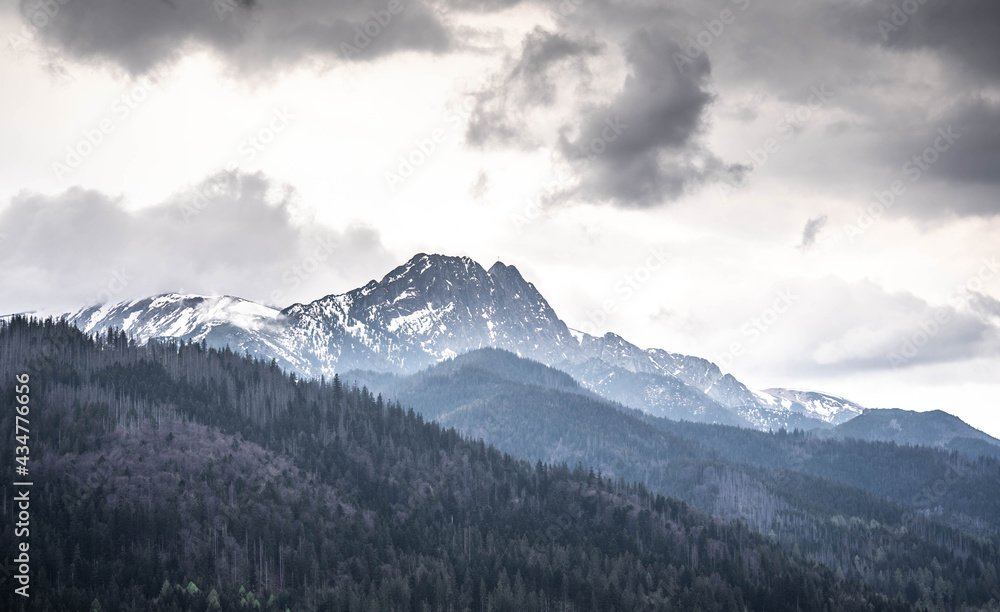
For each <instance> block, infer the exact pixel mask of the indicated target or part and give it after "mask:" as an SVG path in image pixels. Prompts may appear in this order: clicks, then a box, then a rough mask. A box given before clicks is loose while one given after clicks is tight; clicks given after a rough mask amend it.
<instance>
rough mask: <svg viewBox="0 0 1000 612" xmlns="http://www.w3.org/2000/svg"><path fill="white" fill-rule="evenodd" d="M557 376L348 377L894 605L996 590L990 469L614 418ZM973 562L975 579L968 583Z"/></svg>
mask: <svg viewBox="0 0 1000 612" xmlns="http://www.w3.org/2000/svg"><path fill="white" fill-rule="evenodd" d="M561 374H562V373H561V372H558V371H557V370H553V369H552V368H548V367H546V366H544V365H542V364H538V363H534V362H530V361H527V360H523V359H520V358H518V357H517V356H516V355H513V354H511V353H509V352H506V351H499V350H495V349H484V350H480V351H475V352H473V353H469V354H466V355H462V356H459V357H457V358H455V359H453V360H449V361H446V362H444V363H442V364H440V365H438V366H434V367H432V368H429V369H427V370H426V371H424V372H421V373H419V374H417V375H413V376H409V377H401V376H396V375H383V374H375V373H367V372H350V373H347V374H345V376H347V377H348V378H349V379H351V380H359V381H362V382H363V383H365V384H368V385H370V386H373V387H376V388H379V389H384V390H387V391H389V392H391V393H392V394H393V395H394V396H396V397H399V398H400V399H401V400H402V401H403V402H404V403H405V404H408V405H412V406H414V407H415V408H416V409H418V410H419V411H422V412H423V413H424V414H425V416H427V417H428V418H433V419H435V420H438V421H440V422H442V423H444V424H445V425H449V426H454V427H456V428H457V429H459V431H462V432H464V433H467V434H469V435H474V436H480V437H483V438H484V439H485V440H487V441H488V442H490V443H492V444H496V445H497V446H498V448H500V449H501V450H504V451H506V452H510V453H513V454H516V455H518V456H525V457H528V458H530V459H532V460H539V459H540V460H542V461H569V462H570V463H571V464H572V463H573V462H577V461H579V462H582V463H584V464H585V465H590V466H593V467H594V468H595V469H600V470H603V472H604V474H607V475H612V476H613V477H616V478H617V477H622V478H625V479H626V480H628V481H638V482H641V483H643V484H644V485H646V486H647V487H649V488H650V489H651V490H652V491H653V492H655V493H659V494H664V495H668V496H673V497H677V498H680V499H683V500H684V501H686V502H687V503H689V504H692V505H693V506H695V507H697V508H699V509H701V510H703V511H706V512H710V513H712V514H716V515H720V516H724V517H728V518H738V519H741V520H743V521H746V523H747V524H748V525H749V526H750V527H751V528H752V529H754V530H755V531H757V532H759V533H762V534H765V535H767V536H768V537H770V538H772V539H774V540H776V541H779V542H782V543H783V544H784V545H785V546H786V548H787V549H788V550H796V551H799V552H801V553H802V554H804V555H806V556H807V557H809V558H813V559H817V560H820V561H821V562H822V563H824V564H825V565H826V566H827V567H829V568H832V569H834V570H835V571H838V572H841V573H842V574H843V575H845V576H848V577H851V578H855V579H858V580H863V581H865V582H866V583H868V584H871V585H874V586H877V587H878V588H880V589H882V590H884V591H885V592H887V593H890V594H900V595H905V594H906V593H907V591H909V593H910V595H913V594H915V593H919V594H920V595H919V597H918V599H922V600H923V601H924V603H925V604H927V605H928V607H931V606H932V605H941V604H942V603H943V602H944V601H945V600H946V599H947V597H943V594H944V593H949V592H950V593H952V594H953V597H955V599H953V601H954V602H958V601H967V600H966V599H964V598H965V595H962V596H958V595H956V594H957V592H958V591H959V590H961V589H962V585H963V584H964V585H967V586H971V585H973V584H977V585H978V586H976V587H975V590H979V589H983V588H987V589H992V586H989V585H992V584H993V583H994V582H993V581H994V579H993V578H992V576H993V572H994V571H995V570H994V569H991V568H993V567H995V566H996V564H997V530H998V528H1000V464H998V463H997V462H996V461H994V460H987V459H970V458H965V457H961V456H959V455H958V454H949V453H946V452H943V451H940V450H935V449H930V448H915V447H899V446H896V445H894V444H888V443H871V442H861V441H857V440H846V441H840V440H826V439H819V438H815V437H813V436H810V435H807V434H805V433H803V432H791V433H789V432H784V431H779V432H777V433H764V432H758V431H753V430H747V429H741V428H736V427H727V426H719V425H708V424H701V423H690V422H678V421H671V420H667V419H661V418H657V417H653V416H651V415H647V414H644V413H641V412H639V411H634V410H629V409H626V408H624V407H622V406H616V405H612V404H609V403H607V402H606V401H604V400H602V399H600V398H597V397H596V396H594V395H592V394H589V393H588V392H586V391H584V390H582V389H580V388H579V387H578V386H575V385H573V384H571V383H570V382H568V381H567V380H566V379H565V378H563V377H561V376H560V375H561ZM970 558H972V559H976V560H977V563H980V564H981V565H982V567H981V569H980V568H979V566H978V565H977V566H975V567H974V568H973V569H970V566H969V564H968V561H969V559H970ZM920 585H923V586H920ZM986 599H988V597H987V598H986ZM986 599H982V600H978V601H980V602H985V601H986ZM945 607H947V606H945Z"/></svg>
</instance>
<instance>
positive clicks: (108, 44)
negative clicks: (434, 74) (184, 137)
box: [19, 0, 450, 74]
mask: <svg viewBox="0 0 1000 612" xmlns="http://www.w3.org/2000/svg"><path fill="white" fill-rule="evenodd" d="M53 4H55V3H53ZM19 7H20V11H21V14H22V16H23V17H24V19H25V20H27V21H28V22H32V23H35V24H36V25H37V24H40V23H41V21H44V23H42V24H41V27H38V28H37V35H38V36H39V37H40V38H41V39H42V40H43V41H44V42H45V43H47V44H48V45H49V46H50V47H52V48H54V49H56V50H58V51H61V52H63V53H65V54H67V55H69V56H71V57H73V58H75V59H78V60H82V61H93V62H110V63H112V64H115V65H119V66H121V67H122V68H124V69H126V70H128V71H129V72H131V73H133V74H137V73H143V72H146V71H148V70H150V69H151V68H152V67H154V66H156V65H158V64H160V63H162V62H169V61H171V60H173V59H175V58H177V57H179V56H180V55H181V54H182V53H184V52H186V51H188V50H189V48H190V47H191V46H195V47H197V46H201V47H207V48H210V49H212V50H214V51H216V52H218V53H220V54H222V55H223V56H225V57H227V58H228V59H229V60H230V61H231V62H232V63H233V65H236V66H238V67H240V68H242V69H244V70H254V69H257V68H261V67H264V68H266V67H271V66H276V65H281V64H285V63H295V62H300V61H303V60H306V59H314V58H316V57H325V58H328V59H332V60H359V61H363V60H368V59H373V58H376V57H379V56H382V55H386V54H389V53H393V52H396V51H403V50H418V51H430V52H440V51H444V50H445V49H447V48H448V46H449V42H450V36H449V33H448V31H447V29H446V27H445V26H444V25H443V24H442V23H441V22H440V20H439V19H438V17H437V15H436V14H435V13H434V11H433V10H432V9H431V7H430V6H429V5H427V4H425V3H422V2H419V1H417V0H361V1H359V2H344V1H335V2H328V1H324V0H281V1H279V0H171V1H170V2H165V1H159V0H136V1H133V2H120V1H118V0H72V1H68V2H65V3H64V4H63V3H60V4H57V7H58V10H52V11H50V12H51V13H53V14H52V15H51V16H48V15H46V14H45V13H44V12H43V13H40V12H39V11H40V10H41V9H39V8H37V6H36V3H35V2H33V1H32V0H20V4H19Z"/></svg>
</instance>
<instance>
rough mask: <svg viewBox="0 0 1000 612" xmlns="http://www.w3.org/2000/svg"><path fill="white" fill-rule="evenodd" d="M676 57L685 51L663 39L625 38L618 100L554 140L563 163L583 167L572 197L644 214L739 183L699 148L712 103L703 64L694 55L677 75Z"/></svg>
mask: <svg viewBox="0 0 1000 612" xmlns="http://www.w3.org/2000/svg"><path fill="white" fill-rule="evenodd" d="M679 56H684V51H683V50H682V49H681V47H680V46H679V45H678V44H677V43H676V42H674V41H673V40H672V39H670V38H669V37H667V36H665V35H662V34H660V33H653V32H650V31H649V30H646V29H640V30H638V31H636V32H634V33H633V34H632V35H631V36H630V38H629V40H628V42H627V43H626V45H625V57H626V61H627V63H628V69H629V74H628V76H627V77H626V79H625V83H624V86H623V87H622V90H621V92H620V93H619V94H618V95H617V96H616V97H615V98H614V99H613V100H612V101H611V102H610V103H609V104H608V105H606V106H601V107H597V108H593V109H590V111H589V112H587V113H586V114H585V115H584V116H583V117H582V120H581V122H580V129H579V133H578V134H577V135H576V136H575V137H568V136H567V135H566V134H567V132H568V129H566V130H564V131H563V135H562V136H561V138H560V149H561V151H562V153H563V155H564V156H565V157H566V158H567V159H569V160H573V161H577V162H581V163H583V164H585V165H586V170H585V171H584V172H583V173H582V180H581V183H580V185H579V186H578V187H577V188H576V189H574V190H573V194H574V195H576V196H577V197H581V198H583V199H585V200H590V201H604V202H610V203H612V204H614V205H617V206H622V207H649V206H656V205H660V204H663V203H665V202H668V201H671V200H674V199H676V198H678V197H680V196H681V195H682V194H683V193H685V192H687V191H689V190H690V189H691V188H693V187H695V186H698V185H700V184H702V183H705V182H706V181H710V180H715V179H719V178H723V177H725V178H727V179H728V180H729V181H730V182H738V181H739V180H740V177H741V176H742V174H743V172H744V169H743V168H741V167H739V166H733V165H727V164H725V163H723V162H722V161H721V160H720V159H719V158H717V157H716V156H715V155H714V154H712V153H711V152H710V151H708V150H707V148H706V147H705V146H704V144H703V143H702V141H701V137H702V135H703V134H704V129H705V127H706V123H707V120H708V109H709V106H710V105H711V104H712V102H713V100H714V97H713V95H712V94H711V93H709V90H708V78H709V75H710V72H711V68H710V65H709V62H708V60H707V58H706V57H705V56H704V55H701V56H699V57H697V58H694V59H689V61H688V63H686V64H685V65H684V67H683V69H679V68H678V64H677V61H676V58H677V57H679ZM685 57H686V56H685Z"/></svg>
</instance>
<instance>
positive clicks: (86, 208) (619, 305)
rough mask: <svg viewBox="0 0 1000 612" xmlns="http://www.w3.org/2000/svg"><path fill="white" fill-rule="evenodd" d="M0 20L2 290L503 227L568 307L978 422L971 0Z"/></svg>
mask: <svg viewBox="0 0 1000 612" xmlns="http://www.w3.org/2000/svg"><path fill="white" fill-rule="evenodd" d="M0 34H2V35H3V38H2V41H0V42H2V43H3V45H4V47H3V50H2V53H0V89H2V91H4V95H3V96H0V116H2V117H3V119H2V120H0V142H2V143H3V146H2V147H0V168H2V169H3V170H2V172H0V283H2V284H3V287H4V291H3V293H2V295H0V312H3V313H10V312H20V311H28V310H38V309H43V310H47V311H56V312H58V311H62V310H68V309H72V308H75V307H77V306H79V305H81V304H83V303H87V302H91V301H95V300H99V299H106V298H108V297H111V298H113V299H116V300H117V299H125V298H128V297H133V296H138V295H149V294H153V293H159V292H165V291H178V290H183V291H187V292H197V293H225V294H231V295H238V296H241V297H245V298H248V299H253V300H258V301H261V302H265V303H274V302H278V303H276V304H275V305H278V306H285V305H288V304H289V303H292V302H295V301H304V300H311V299H315V298H317V297H320V296H322V295H326V294H329V293H339V292H343V291H346V290H349V289H351V288H354V287H356V286H359V285H361V284H363V283H364V282H366V281H368V280H369V279H372V278H381V276H382V275H383V274H384V273H385V272H387V271H388V270H389V269H390V268H391V267H393V266H394V265H396V264H398V263H401V262H402V261H404V260H406V259H408V258H409V257H410V256H412V255H413V254H414V253H417V252H439V253H445V254H453V255H468V256H470V257H472V258H474V259H476V260H477V261H479V262H480V263H482V264H484V265H486V266H488V265H490V264H491V263H492V262H493V261H495V260H496V259H497V258H498V257H499V258H500V259H502V260H503V261H504V262H506V263H508V264H513V265H516V266H517V267H518V268H519V269H520V270H521V271H522V273H523V274H524V275H525V276H526V277H527V278H528V279H529V280H531V281H533V282H534V283H535V284H536V285H537V286H538V288H539V289H540V290H541V291H542V293H543V294H544V295H545V296H546V297H547V298H548V299H549V300H550V302H551V303H552V305H553V306H554V307H555V308H556V310H557V312H559V313H560V315H561V316H562V317H563V318H564V319H565V320H566V321H567V322H568V323H569V324H570V325H571V326H572V327H576V328H581V329H584V330H585V331H589V332H592V333H595V332H596V333H603V332H605V331H615V332H617V333H619V334H621V335H622V336H624V337H625V338H627V339H629V340H631V341H633V342H635V343H637V344H639V345H642V346H647V347H652V346H655V347H662V348H666V349H668V350H672V351H675V352H684V353H690V354H695V355H700V356H704V357H707V358H710V359H713V360H715V361H717V362H720V363H721V364H722V365H724V366H725V369H727V370H729V371H731V372H733V373H734V374H735V375H736V376H737V377H738V378H740V379H741V380H744V381H745V382H747V383H748V384H750V385H752V386H756V387H758V388H766V387H770V386H792V387H805V388H813V389H819V390H825V391H829V392H833V393H836V394H840V395H844V396H846V397H848V398H851V399H853V400H855V401H858V402H860V403H862V404H865V405H868V406H873V407H902V408H909V409H918V410H927V409H934V408H940V409H944V410H948V411H950V412H953V413H955V414H957V415H959V416H961V417H962V418H964V419H965V420H967V421H969V422H971V423H973V424H974V425H976V426H978V427H980V428H983V429H985V430H987V431H989V432H991V433H993V434H994V435H1000V410H998V409H1000V400H998V398H1000V376H998V374H1000V270H998V265H1000V240H998V238H1000V218H998V213H1000V63H998V62H997V61H996V58H997V57H1000V4H998V3H997V2H996V1H995V0H906V1H898V2H895V3H894V2H891V1H889V0H816V1H813V2H792V1H791V0H708V1H705V0H697V1H695V0H680V1H677V2H662V1H646V0H620V1H615V2H612V1H609V0H563V1H562V2H561V3H559V2H556V1H555V0H497V1H491V0H442V1H438V2H430V1H427V0H356V1H352V2H341V1H339V0H333V1H329V0H327V1H322V0H282V1H280V2H279V1H277V0H135V1H132V2H121V1H119V0H46V1H45V2H37V1H35V0H18V1H16V2H13V3H4V4H3V8H0ZM317 252H322V253H324V254H326V257H327V258H326V261H325V262H324V264H323V266H322V267H321V268H320V269H318V270H314V271H312V272H310V273H304V272H302V271H301V267H302V265H303V262H306V261H308V258H310V257H311V256H312V255H314V254H315V253H317ZM275 298H278V299H277V300H275Z"/></svg>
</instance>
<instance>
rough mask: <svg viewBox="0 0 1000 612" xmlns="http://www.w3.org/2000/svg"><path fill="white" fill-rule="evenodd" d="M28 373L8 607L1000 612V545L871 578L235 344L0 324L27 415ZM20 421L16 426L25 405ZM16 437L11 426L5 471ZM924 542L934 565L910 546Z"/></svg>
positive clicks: (7, 393) (892, 565)
mask: <svg viewBox="0 0 1000 612" xmlns="http://www.w3.org/2000/svg"><path fill="white" fill-rule="evenodd" d="M21 373H28V374H29V375H30V380H31V394H32V406H33V407H32V412H31V415H32V418H31V436H32V446H31V455H30V461H29V466H30V471H31V478H32V480H33V482H34V488H33V490H32V503H31V511H32V514H31V535H30V543H31V549H30V550H31V553H32V554H31V564H32V568H33V582H32V584H31V595H32V596H31V597H30V599H27V600H25V599H24V598H20V597H16V596H15V595H13V589H12V588H5V589H4V591H3V598H4V603H3V606H2V607H3V608H4V609H10V610H17V609H32V610H199V611H201V610H213V609H223V610H238V609H248V610H253V609H259V610H338V611H339V610H344V611H346V610H373V611H374V610H399V611H403V610H407V611H424V610H567V611H568V610H705V611H708V610H761V611H763V610H767V611H781V610H788V611H792V610H908V609H941V610H958V609H997V607H998V606H997V594H998V593H1000V591H998V590H997V586H998V578H997V570H996V564H997V552H996V551H997V549H996V541H995V536H991V535H987V534H984V535H981V536H977V537H974V536H971V535H970V536H966V539H965V540H964V541H965V548H964V549H963V550H962V551H961V552H960V553H958V552H955V550H954V547H951V548H948V547H946V546H942V547H940V549H939V550H937V551H936V552H937V553H938V554H941V555H944V553H945V552H946V549H947V550H949V551H951V554H950V556H949V557H948V558H945V557H944V556H942V558H940V559H939V558H937V557H936V556H935V554H934V553H935V549H934V548H933V547H928V546H925V545H923V544H922V543H921V542H922V541H920V542H918V541H916V540H914V541H910V540H907V539H905V538H904V539H903V540H902V543H903V544H899V542H898V541H897V543H896V545H895V548H893V547H890V546H888V544H887V545H886V546H885V547H879V548H877V550H879V551H881V552H880V553H878V555H880V557H879V558H873V559H871V560H870V563H871V564H872V565H873V566H874V565H878V567H879V568H880V570H879V571H880V572H881V573H882V574H884V575H885V576H887V577H885V576H884V577H885V579H884V580H882V581H881V582H878V581H876V583H869V582H867V581H865V580H864V579H860V578H857V577H855V576H845V575H844V572H842V571H839V570H834V569H831V568H830V567H829V566H827V565H824V564H823V563H820V562H819V561H818V560H816V558H815V557H814V556H812V555H808V554H805V553H803V552H802V551H801V550H799V549H798V548H797V547H794V546H792V547H789V546H787V545H786V544H785V543H783V542H782V541H780V539H779V538H774V537H768V536H766V535H764V534H761V533H759V532H758V531H757V530H753V529H751V528H750V527H749V526H748V525H747V524H746V523H745V522H742V521H738V520H727V519H722V518H717V517H713V516H712V515H710V514H708V513H705V512H703V511H701V510H698V509H696V508H694V507H692V506H691V505H689V504H687V503H685V502H683V501H679V500H677V499H673V498H667V497H664V496H662V495H660V494H657V493H655V492H652V491H651V490H650V489H648V488H647V487H646V485H644V484H641V483H640V484H636V483H634V482H631V481H628V480H626V479H624V478H620V477H619V478H616V479H612V478H609V477H606V476H604V475H603V474H601V473H600V472H599V471H598V473H595V471H594V470H593V469H591V468H590V467H589V466H586V467H585V466H583V465H567V464H566V463H559V464H555V463H549V464H546V463H542V462H541V461H536V462H534V463H532V462H529V461H527V460H524V459H519V458H516V457H512V456H511V455H509V454H505V453H503V452H501V451H499V450H497V449H496V448H494V447H492V446H487V445H486V444H485V443H484V442H483V441H482V440H480V439H472V438H470V437H467V436H463V435H461V434H459V433H457V432H456V431H455V430H454V429H445V428H443V427H442V426H440V425H438V424H437V423H434V422H428V421H425V420H424V418H423V416H421V415H420V414H417V413H415V412H414V411H413V410H412V409H409V408H407V407H406V406H403V405H401V404H400V403H398V402H396V401H394V400H392V399H390V398H385V397H382V396H381V395H374V394H373V393H372V392H370V391H369V390H368V389H367V388H358V387H356V386H348V385H346V384H344V383H343V382H342V381H341V380H340V379H339V378H338V377H334V379H333V380H325V379H321V380H315V381H313V380H310V381H302V380H297V379H296V377H295V376H294V375H289V374H286V373H284V372H283V371H282V370H281V369H280V368H278V367H277V366H276V365H275V364H274V363H267V362H263V361H260V360H257V359H254V358H251V357H248V356H245V355H239V354H235V353H233V352H232V351H230V350H228V349H223V350H216V349H210V348H208V347H206V346H204V345H199V344H193V343H174V342H170V343H158V342H150V343H148V344H145V345H141V346H140V345H137V344H136V343H135V342H134V341H132V340H130V339H129V338H128V337H127V336H126V335H125V334H123V333H121V332H118V331H115V330H111V331H109V332H107V333H106V334H101V335H99V336H96V337H88V336H86V335H84V334H82V333H81V332H79V331H78V330H77V329H76V328H74V327H72V326H70V325H68V324H66V323H65V322H62V321H54V320H51V319H50V320H46V321H39V320H33V319H26V318H23V317H14V318H12V319H11V320H10V321H9V322H5V323H3V324H0V390H2V393H3V397H4V403H5V404H7V405H13V403H14V397H15V386H14V381H15V376H16V375H17V374H21ZM0 427H3V428H4V431H5V432H13V430H14V428H15V426H14V413H13V412H12V411H9V410H6V411H4V412H3V413H2V416H0ZM14 444H15V440H14V439H13V436H12V435H4V436H3V437H0V456H2V457H4V458H5V461H8V462H10V461H12V459H11V458H12V457H14V448H13V445H14ZM692 444H695V443H692ZM697 444H698V445H701V443H697ZM5 480H7V482H5V483H4V484H3V496H4V499H5V504H4V514H5V520H6V521H7V522H8V524H10V523H11V520H12V516H11V515H10V514H11V513H12V512H13V508H14V506H13V504H12V499H11V498H12V494H13V490H12V488H11V487H10V485H9V479H5ZM840 520H845V521H847V522H850V521H855V520H858V519H857V518H851V517H848V518H846V519H845V518H843V517H841V519H840ZM839 533H842V532H838V531H836V530H832V531H831V534H834V535H836V534H839ZM871 533H873V534H878V533H879V532H878V531H877V530H875V529H873V530H872V531H871ZM12 536H13V534H12V530H9V529H8V530H5V531H4V532H3V535H2V536H0V537H2V538H3V542H2V544H0V546H3V549H4V550H5V551H11V550H12V540H11V539H12ZM873 537H881V536H877V535H873ZM909 545H912V546H913V548H914V549H915V550H917V553H919V554H906V555H904V554H899V553H901V552H903V549H905V548H907V546H909ZM897 554H898V557H897ZM8 555H9V553H8ZM9 559H10V556H8V563H9ZM956 564H958V565H957V566H956ZM8 569H9V565H8Z"/></svg>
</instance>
